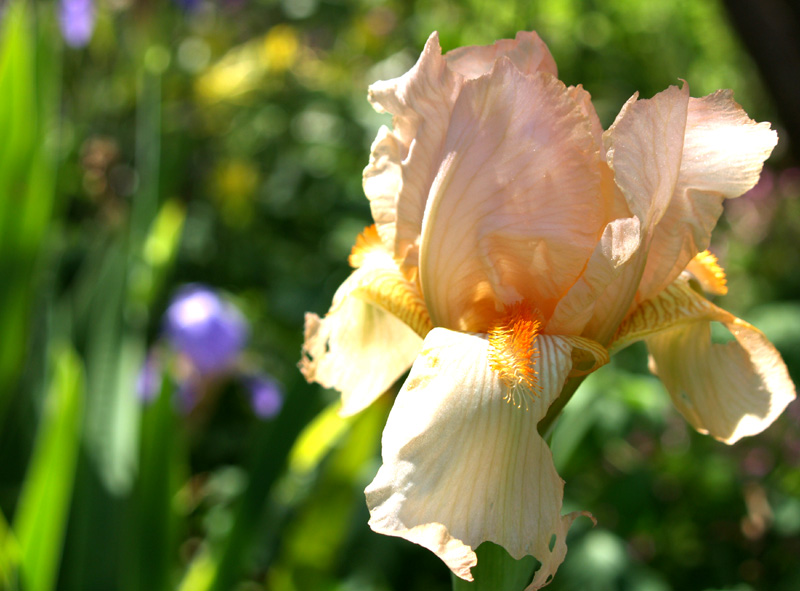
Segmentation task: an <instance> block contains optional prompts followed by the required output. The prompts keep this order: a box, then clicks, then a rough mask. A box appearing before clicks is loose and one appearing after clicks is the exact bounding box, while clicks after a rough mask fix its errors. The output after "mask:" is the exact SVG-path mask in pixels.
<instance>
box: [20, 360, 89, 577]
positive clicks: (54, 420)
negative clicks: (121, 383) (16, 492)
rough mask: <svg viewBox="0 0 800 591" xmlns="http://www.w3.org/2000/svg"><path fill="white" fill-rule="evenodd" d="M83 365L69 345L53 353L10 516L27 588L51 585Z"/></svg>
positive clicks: (75, 443)
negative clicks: (23, 475)
mask: <svg viewBox="0 0 800 591" xmlns="http://www.w3.org/2000/svg"><path fill="white" fill-rule="evenodd" d="M83 402H84V374H83V364H82V362H81V360H80V359H79V358H78V356H77V355H76V353H75V352H74V350H73V349H72V348H71V347H63V348H61V349H59V350H58V351H57V352H56V353H55V358H54V373H53V379H52V382H51V385H50V388H49V391H48V394H47V397H46V399H45V407H44V412H43V415H42V419H41V423H40V425H39V429H38V433H37V436H36V443H35V446H34V450H33V456H32V458H31V462H30V465H29V468H28V473H27V476H26V478H25V482H24V485H23V489H22V493H21V495H20V499H19V505H18V508H17V513H16V515H15V520H14V531H15V532H16V535H17V539H18V541H19V547H20V557H21V570H22V577H23V580H24V582H25V589H27V590H28V591H48V590H49V589H53V588H54V586H55V581H56V575H57V572H58V566H59V562H60V558H61V552H62V545H63V539H64V532H65V530H66V525H67V517H68V513H69V506H70V500H71V497H72V490H73V484H74V479H75V467H76V465H77V457H78V451H79V443H80V438H81V424H82V419H83Z"/></svg>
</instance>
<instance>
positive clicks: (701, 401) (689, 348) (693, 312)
mask: <svg viewBox="0 0 800 591" xmlns="http://www.w3.org/2000/svg"><path fill="white" fill-rule="evenodd" d="M711 322H720V323H722V324H723V325H724V326H725V327H726V328H727V329H728V330H729V331H730V333H731V335H732V336H733V339H734V340H731V341H729V342H727V343H714V342H712V339H711ZM643 339H644V340H645V341H646V343H647V346H648V349H649V350H650V355H651V362H650V369H651V370H652V371H653V373H655V374H656V375H658V377H659V378H661V381H662V382H663V383H664V385H665V386H666V388H667V390H668V391H669V394H670V396H671V397H672V401H673V402H674V404H675V406H676V407H677V409H678V410H679V411H680V412H681V414H683V416H684V417H686V420H688V421H689V422H690V423H691V424H692V426H693V427H694V428H695V429H697V430H698V431H700V432H701V433H709V434H711V435H712V436H713V437H715V438H716V439H719V440H720V441H724V442H725V443H735V442H736V441H738V440H739V439H740V438H742V437H745V436H748V435H755V434H757V433H760V432H761V431H763V430H764V429H766V428H767V427H768V426H769V425H771V424H772V422H773V421H774V420H775V419H776V418H778V416H779V415H780V414H781V412H783V409H784V408H786V406H787V405H788V404H789V403H790V402H791V401H792V400H794V398H795V396H796V394H795V389H794V384H793V383H792V380H791V378H790V377H789V372H788V371H787V369H786V365H785V364H784V362H783V360H782V359H781V356H780V353H778V351H777V350H776V349H775V347H774V346H773V345H772V343H770V342H769V340H767V338H766V337H765V336H764V335H763V334H762V333H761V331H759V330H758V329H757V328H755V327H754V326H751V325H750V324H748V323H747V322H745V321H744V320H741V319H739V318H736V317H735V316H733V315H732V314H730V313H729V312H726V311H725V310H722V309H721V308H718V307H717V306H715V305H714V304H712V303H711V302H709V301H708V300H706V299H705V298H703V297H702V296H701V295H700V294H698V293H696V292H695V291H694V290H693V289H692V288H691V287H690V286H689V284H688V281H687V280H685V279H683V278H681V279H678V280H677V281H675V282H674V283H673V284H672V285H671V286H670V287H669V288H667V289H666V290H664V291H663V292H662V293H661V294H659V295H658V296H657V297H655V298H653V299H651V300H647V301H645V302H643V303H642V304H641V305H640V306H639V307H638V308H637V309H636V310H635V311H634V312H633V313H632V314H631V315H630V316H629V317H628V318H627V319H626V320H625V322H624V323H623V324H622V325H621V326H620V330H619V333H618V335H617V340H616V342H615V343H614V344H613V345H612V347H613V349H615V350H616V349H619V348H622V347H624V346H627V345H628V344H630V343H632V342H635V341H637V340H643Z"/></svg>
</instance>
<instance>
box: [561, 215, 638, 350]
mask: <svg viewBox="0 0 800 591" xmlns="http://www.w3.org/2000/svg"><path fill="white" fill-rule="evenodd" d="M641 242H642V235H641V226H640V221H639V218H637V217H631V218H622V219H617V220H614V221H613V222H610V223H609V224H608V225H607V226H606V229H605V231H604V232H603V236H602V238H601V239H600V242H599V243H598V244H597V246H596V247H595V250H594V252H593V253H592V257H591V258H590V259H589V262H588V264H587V265H586V270H585V271H584V273H583V274H582V275H581V277H580V278H579V279H578V281H577V282H576V283H575V284H574V285H573V286H572V287H571V288H570V290H569V291H568V292H567V294H566V295H565V296H564V297H563V298H562V299H561V301H559V303H558V305H557V306H556V309H555V312H554V313H553V316H552V318H551V319H550V322H548V324H547V328H546V331H547V332H548V333H551V334H583V335H584V336H587V337H589V338H592V339H595V340H597V341H599V342H601V343H604V342H607V341H608V340H609V338H610V337H611V336H612V334H613V333H614V331H615V330H616V327H617V326H618V325H619V323H620V322H621V321H622V319H623V318H624V316H625V314H626V312H627V309H628V303H629V302H631V301H632V300H633V296H634V294H635V293H636V288H637V286H638V285H639V277H640V276H641V267H642V266H643V264H640V265H639V267H640V268H639V273H638V274H637V273H636V265H635V263H636V261H635V260H633V259H634V258H635V256H636V254H637V253H638V251H639V247H640V246H641ZM632 263H633V264H632ZM642 263H643V261H642Z"/></svg>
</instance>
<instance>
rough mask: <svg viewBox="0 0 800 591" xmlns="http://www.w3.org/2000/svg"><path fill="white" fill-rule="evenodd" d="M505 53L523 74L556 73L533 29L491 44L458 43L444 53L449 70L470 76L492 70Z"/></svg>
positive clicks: (547, 51) (554, 65)
mask: <svg viewBox="0 0 800 591" xmlns="http://www.w3.org/2000/svg"><path fill="white" fill-rule="evenodd" d="M504 56H505V57H507V58H508V59H510V60H511V63H513V64H514V65H515V66H516V67H517V69H518V70H519V71H520V72H522V73H523V74H534V73H536V72H549V73H550V74H552V75H553V76H558V69H557V68H556V62H555V60H554V59H553V56H552V55H551V54H550V50H549V49H547V45H545V43H544V41H542V40H541V38H540V37H539V35H537V34H536V33H535V32H533V31H520V32H518V33H517V36H516V37H515V38H514V39H501V40H500V41H497V42H495V43H494V44H492V45H481V46H472V47H459V48H458V49H454V50H452V51H448V52H447V53H446V54H445V56H444V57H445V59H446V60H447V65H448V66H449V67H450V69H451V70H454V71H455V72H458V73H459V74H461V75H462V76H464V78H467V79H471V78H478V77H479V76H483V75H484V74H488V73H489V72H491V70H492V68H493V67H494V64H495V62H496V61H497V60H498V59H500V58H501V57H504Z"/></svg>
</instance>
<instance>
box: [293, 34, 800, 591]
mask: <svg viewBox="0 0 800 591" xmlns="http://www.w3.org/2000/svg"><path fill="white" fill-rule="evenodd" d="M369 100H370V102H371V103H372V104H373V106H374V107H375V108H376V110H378V111H379V112H388V113H391V114H392V115H393V123H392V129H391V130H390V129H388V128H385V127H384V128H382V129H381V130H380V131H379V133H378V136H377V138H376V140H375V142H374V143H373V145H372V153H371V156H370V162H369V165H368V166H367V168H366V169H365V171H364V190H365V193H366V196H367V197H368V199H369V201H370V206H371V211H372V216H373V218H374V221H375V225H374V226H372V227H370V228H368V229H367V230H366V231H365V232H364V233H363V234H362V235H361V236H360V237H359V238H358V240H357V242H356V245H355V246H354V248H353V252H352V254H351V257H350V263H351V265H352V266H353V267H354V268H355V270H354V271H353V273H352V274H351V275H350V277H349V278H348V279H347V280H346V281H345V282H344V283H343V284H342V286H341V287H340V288H339V289H338V290H337V292H336V294H335V295H334V298H333V304H332V306H331V308H330V311H329V312H328V314H327V315H326V316H325V317H324V318H319V317H318V316H316V315H314V314H308V315H307V316H306V328H305V333H306V334H305V337H306V341H305V345H304V348H303V359H302V361H301V369H302V371H303V373H304V374H305V376H306V378H307V379H308V380H310V381H316V382H318V383H320V384H321V385H323V386H325V387H330V388H336V389H338V390H339V391H340V392H341V395H342V413H343V414H352V413H355V412H358V411H359V410H361V409H363V408H365V407H366V406H368V405H369V404H370V403H371V402H372V401H373V400H375V398H376V397H378V396H380V395H381V393H383V392H384V391H385V390H387V389H388V388H389V387H390V386H391V385H392V384H393V382H394V381H395V380H397V379H398V378H399V377H401V376H402V375H403V374H404V373H405V372H406V371H407V370H408V369H409V368H410V373H409V375H408V377H407V379H406V380H405V383H404V384H403V386H402V388H401V390H400V392H399V394H398V396H397V398H396V400H395V402H394V406H393V407H392V410H391V412H390V415H389V418H388V421H387V424H386V427H385V430H384V433H383V439H382V448H383V449H382V457H383V465H382V466H381V468H380V470H379V471H378V473H377V475H376V476H375V479H374V480H373V482H372V483H371V484H370V485H369V486H368V487H367V489H366V498H367V504H368V506H369V510H370V515H371V518H370V526H371V527H372V529H373V530H375V531H376V532H379V533H383V534H388V535H393V536H401V537H403V538H406V539H408V540H410V541H412V542H415V543H417V544H420V545H422V546H424V547H426V548H428V549H430V550H432V551H433V552H435V553H436V554H437V555H438V556H439V557H440V558H441V559H442V560H443V561H444V562H445V563H446V564H447V566H448V567H449V568H450V569H451V570H452V572H453V573H455V574H456V575H457V576H459V577H461V578H462V579H466V580H472V575H471V573H470V569H471V567H473V566H475V564H476V563H477V557H476V554H475V548H477V546H478V545H480V544H481V543H482V542H484V541H487V540H488V541H492V542H494V543H497V544H499V545H501V546H503V547H504V548H505V549H506V550H507V551H508V552H509V553H510V555H511V556H512V557H514V558H517V559H519V558H522V557H523V556H525V555H532V556H534V557H536V558H537V559H538V560H539V561H540V562H541V565H542V566H541V568H540V569H539V570H538V571H537V573H536V575H535V577H534V579H533V581H532V583H531V585H530V587H529V589H538V588H540V587H542V586H544V585H545V584H547V583H548V582H549V581H550V580H551V578H552V576H553V575H554V574H555V571H556V569H557V568H558V566H559V565H560V564H561V562H562V561H563V560H564V557H565V554H566V543H565V539H566V534H567V530H568V529H569V527H570V524H571V523H572V521H573V520H574V519H575V518H576V517H577V516H578V515H580V513H571V514H567V515H562V514H561V506H562V498H563V487H564V483H563V481H562V480H561V479H560V477H559V476H558V474H557V473H556V470H555V467H554V465H553V459H552V455H551V452H550V449H549V448H548V446H547V444H546V443H545V441H544V439H543V438H542V436H541V435H540V430H541V431H544V430H546V428H547V427H548V426H549V425H551V424H552V421H553V419H554V417H555V415H557V414H558V412H559V410H560V409H561V408H562V407H563V405H564V404H565V402H566V400H568V399H569V396H570V395H571V393H572V392H573V391H574V389H575V388H576V387H577V385H578V384H579V383H580V381H581V379H582V376H584V375H585V374H587V373H589V372H591V371H594V370H596V369H597V368H598V367H600V366H602V365H603V364H605V363H606V362H607V361H608V358H609V354H610V353H613V352H615V351H617V350H619V349H621V348H623V347H625V346H627V345H629V344H630V343H633V342H635V341H638V340H645V341H646V343H647V345H648V347H649V351H650V355H651V369H652V370H653V371H654V372H655V373H656V374H657V375H658V376H659V377H660V378H661V379H662V381H663V382H664V384H665V386H666V388H667V390H668V391H669V393H670V395H671V396H672V399H673V400H674V402H675V405H676V406H677V408H678V410H679V411H680V412H681V413H682V414H683V415H684V416H685V417H686V418H687V420H688V421H689V422H690V423H691V424H692V425H693V426H694V427H695V428H696V429H698V430H700V431H702V432H705V433H710V434H711V435H712V436H714V437H716V438H718V439H720V440H722V441H725V442H727V443H733V442H734V441H736V440H737V439H739V438H740V437H742V436H745V435H752V434H755V433H758V432H760V431H762V430H763V429H765V428H766V427H767V426H768V425H769V424H770V423H772V421H773V420H775V418H776V417H777V416H778V415H779V414H780V413H781V411H782V410H783V409H784V408H785V406H786V405H787V404H788V403H789V402H790V401H791V400H792V399H793V398H794V397H795V392H794V386H793V384H792V382H791V380H790V378H789V375H788V373H787V370H786V366H785V365H784V363H783V361H782V360H781V358H780V355H779V354H778V352H777V351H776V350H775V348H774V347H773V346H772V345H771V344H770V343H769V341H768V340H767V339H766V338H765V337H764V335H763V334H762V333H760V332H759V331H758V330H757V329H756V328H754V327H753V326H751V325H749V324H747V323H746V322H744V321H742V320H740V319H738V318H736V317H734V316H733V315H731V314H729V313H728V312H725V311H724V310H722V309H720V308H718V307H716V306H715V305H714V304H712V303H711V302H709V301H708V300H707V299H706V298H705V297H704V296H703V295H701V293H700V291H702V289H705V290H707V291H708V292H710V293H712V294H713V293H721V292H723V291H724V289H725V281H724V272H723V271H722V269H721V268H720V267H719V265H718V264H717V263H716V259H714V258H713V256H712V255H710V254H708V253H707V252H706V248H707V247H708V245H709V241H710V235H711V231H712V229H713V228H714V226H715V224H716V222H717V220H718V218H719V216H720V214H721V212H722V204H723V201H724V200H725V199H727V198H733V197H737V196H739V195H741V194H742V193H744V192H746V191H747V190H749V189H750V188H751V187H753V186H754V185H755V183H756V182H757V180H758V177H759V174H760V172H761V168H762V165H763V162H764V160H765V159H766V158H767V157H768V156H769V155H770V153H771V151H772V149H773V147H774V146H775V144H776V142H777V135H776V133H775V132H774V131H772V130H771V129H770V125H769V124H768V123H756V122H754V121H752V120H751V119H750V118H749V117H748V116H747V114H746V113H745V112H744V111H743V110H742V108H741V107H740V106H739V105H738V104H737V103H736V102H734V100H733V98H732V93H731V92H730V91H718V92H716V93H714V94H711V95H708V96H705V97H702V98H690V96H689V85H688V83H686V82H682V83H681V85H680V86H673V87H670V88H668V89H667V90H665V91H663V92H661V93H659V94H657V95H656V96H654V97H653V98H651V99H649V100H643V99H639V98H638V96H637V95H634V96H633V97H632V98H631V99H630V100H629V101H628V102H627V103H626V104H625V105H624V106H623V108H622V110H621V112H620V114H619V115H618V116H617V118H616V121H615V122H614V123H613V125H612V126H611V127H610V128H609V129H608V130H607V131H605V132H604V131H603V129H602V127H601V124H600V122H599V119H598V117H597V114H596V112H595V109H594V107H593V106H592V103H591V99H590V96H589V93H588V92H587V91H585V90H584V89H583V88H582V87H581V86H566V85H564V84H563V83H562V82H560V81H559V80H558V77H557V71H556V65H555V62H554V60H553V58H552V56H551V55H550V53H549V51H548V49H547V47H546V46H545V44H544V43H543V42H542V41H541V39H540V38H539V37H538V36H537V35H536V33H532V32H521V33H519V34H518V35H517V36H516V38H515V39H514V40H502V41H498V42H497V43H495V44H494V45H491V46H484V47H465V48H460V49H456V50H454V51H451V52H449V53H447V54H445V55H442V51H441V49H440V46H439V42H438V37H437V35H436V34H433V35H432V36H431V37H430V38H429V39H428V42H427V44H426V45H425V49H424V50H423V52H422V55H421V57H420V58H419V61H418V62H417V64H416V65H415V66H414V67H413V68H412V69H411V70H410V71H409V72H407V73H406V74H405V75H403V76H401V77H399V78H397V79H394V80H390V81H384V82H378V83H376V84H374V85H373V86H371V87H370V91H369ZM714 322H716V323H721V324H722V325H723V326H725V327H726V328H727V329H728V330H729V331H730V333H731V335H732V338H731V339H730V342H728V343H726V344H715V343H712V341H711V324H712V323H714ZM587 515H588V514H587Z"/></svg>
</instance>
